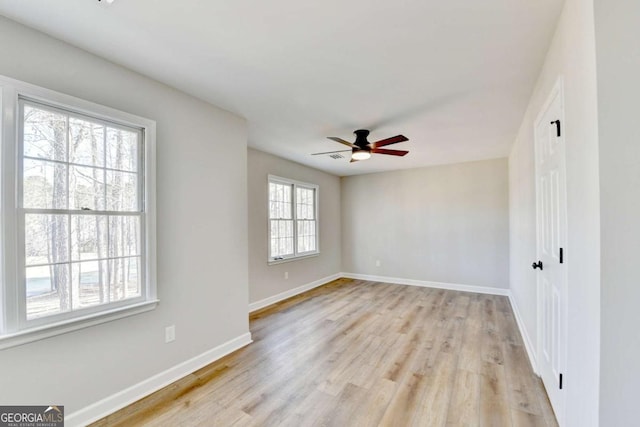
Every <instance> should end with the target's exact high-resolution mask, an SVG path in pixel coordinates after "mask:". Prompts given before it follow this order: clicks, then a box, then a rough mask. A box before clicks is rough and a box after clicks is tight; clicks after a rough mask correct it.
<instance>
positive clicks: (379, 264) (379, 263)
mask: <svg viewBox="0 0 640 427" xmlns="http://www.w3.org/2000/svg"><path fill="white" fill-rule="evenodd" d="M381 265H382V263H381V262H380V260H379V259H377V260H376V267H380V266H381Z"/></svg>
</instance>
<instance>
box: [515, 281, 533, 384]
mask: <svg viewBox="0 0 640 427" xmlns="http://www.w3.org/2000/svg"><path fill="white" fill-rule="evenodd" d="M509 302H510V303H511V307H512V308H513V314H514V316H515V318H516V323H517V324H518V329H520V335H521V336H522V340H523V341H524V348H525V349H526V350H527V356H529V363H531V368H532V369H533V372H535V374H536V375H538V376H540V373H539V372H538V362H537V360H536V353H535V351H534V349H535V347H534V346H533V341H531V337H530V336H529V333H528V332H527V328H525V326H524V321H523V320H522V316H521V315H520V309H519V308H518V304H516V300H515V299H514V298H513V294H512V293H511V292H509Z"/></svg>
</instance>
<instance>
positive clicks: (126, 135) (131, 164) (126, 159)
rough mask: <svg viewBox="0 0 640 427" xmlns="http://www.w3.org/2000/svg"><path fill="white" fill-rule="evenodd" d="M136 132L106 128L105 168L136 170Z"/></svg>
mask: <svg viewBox="0 0 640 427" xmlns="http://www.w3.org/2000/svg"><path fill="white" fill-rule="evenodd" d="M138 136H139V134H138V132H131V131H126V130H122V129H114V128H107V167H108V168H110V169H118V170H125V171H131V172H136V171H137V170H138Z"/></svg>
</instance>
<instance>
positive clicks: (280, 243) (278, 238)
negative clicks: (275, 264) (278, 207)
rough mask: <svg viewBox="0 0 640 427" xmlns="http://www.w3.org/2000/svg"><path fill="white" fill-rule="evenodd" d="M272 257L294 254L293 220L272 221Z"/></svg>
mask: <svg viewBox="0 0 640 427" xmlns="http://www.w3.org/2000/svg"><path fill="white" fill-rule="evenodd" d="M270 245H271V257H272V258H275V257H280V256H285V255H293V221H292V220H272V221H271V243H270Z"/></svg>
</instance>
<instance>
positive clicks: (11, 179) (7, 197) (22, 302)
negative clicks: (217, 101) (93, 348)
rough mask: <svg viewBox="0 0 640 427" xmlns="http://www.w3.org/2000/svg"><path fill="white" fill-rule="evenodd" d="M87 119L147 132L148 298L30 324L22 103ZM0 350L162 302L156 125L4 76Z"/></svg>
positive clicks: (0, 97) (0, 79)
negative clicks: (158, 283)
mask: <svg viewBox="0 0 640 427" xmlns="http://www.w3.org/2000/svg"><path fill="white" fill-rule="evenodd" d="M21 100H25V102H27V103H28V102H34V103H38V104H43V105H46V106H50V107H52V108H54V109H58V110H63V111H66V112H70V113H72V114H74V115H84V116H87V117H89V118H90V119H92V120H94V121H105V122H107V123H108V124H109V125H110V126H111V125H115V126H116V127H117V125H122V126H125V127H127V128H136V129H140V130H141V135H142V138H143V140H142V144H141V147H142V149H143V152H142V153H141V162H142V164H143V165H144V167H143V172H142V174H141V175H140V176H141V177H142V181H143V182H142V183H139V185H140V189H141V190H142V198H141V199H139V203H141V206H140V207H141V208H142V209H141V210H142V214H141V235H142V239H143V245H142V246H143V248H144V249H143V252H142V253H141V263H142V268H143V271H142V272H141V273H142V274H141V276H142V279H141V281H142V283H141V286H142V296H141V297H138V298H131V299H127V300H121V301H118V302H114V303H109V304H103V305H97V306H92V307H87V308H82V309H78V310H74V311H71V312H67V313H62V314H59V315H58V314H56V315H52V316H45V317H40V318H35V319H31V320H27V318H26V295H25V293H24V289H25V288H24V286H25V284H24V274H25V272H24V271H20V270H21V267H20V265H24V260H22V261H21V258H20V257H24V238H23V237H21V234H24V224H22V220H21V218H22V217H23V216H24V210H22V208H21V206H20V197H21V191H22V183H21V182H19V176H22V173H21V168H22V152H21V149H20V147H21V144H22V142H21V140H20V139H21V137H20V134H21V132H22V130H21V125H22V120H21V108H22V106H21V105H22V101H21ZM0 109H1V110H0V111H1V113H0V164H1V165H2V175H1V176H0V241H1V242H2V244H0V350H1V349H3V348H8V347H13V346H16V345H21V344H25V343H28V342H32V341H36V340H39V339H44V338H47V337H50V336H54V335H58V334H62V333H66V332H69V331H72V330H77V329H82V328H86V327H89V326H92V325H96V324H99V323H104V322H109V321H112V320H115V319H118V318H122V317H127V316H131V315H134V314H138V313H143V312H146V311H150V310H153V309H154V308H155V307H156V306H157V303H158V299H157V289H156V198H155V193H156V190H155V185H156V184H155V170H156V142H155V139H156V123H155V121H153V120H149V119H146V118H143V117H139V116H135V115H133V114H129V113H125V112H122V111H118V110H115V109H113V108H109V107H105V106H102V105H98V104H95V103H93V102H89V101H85V100H82V99H79V98H75V97H73V96H69V95H65V94H61V93H58V92H55V91H52V90H49V89H45V88H41V87H38V86H35V85H31V84H28V83H24V82H21V81H18V80H14V79H11V78H8V77H4V76H0Z"/></svg>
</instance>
